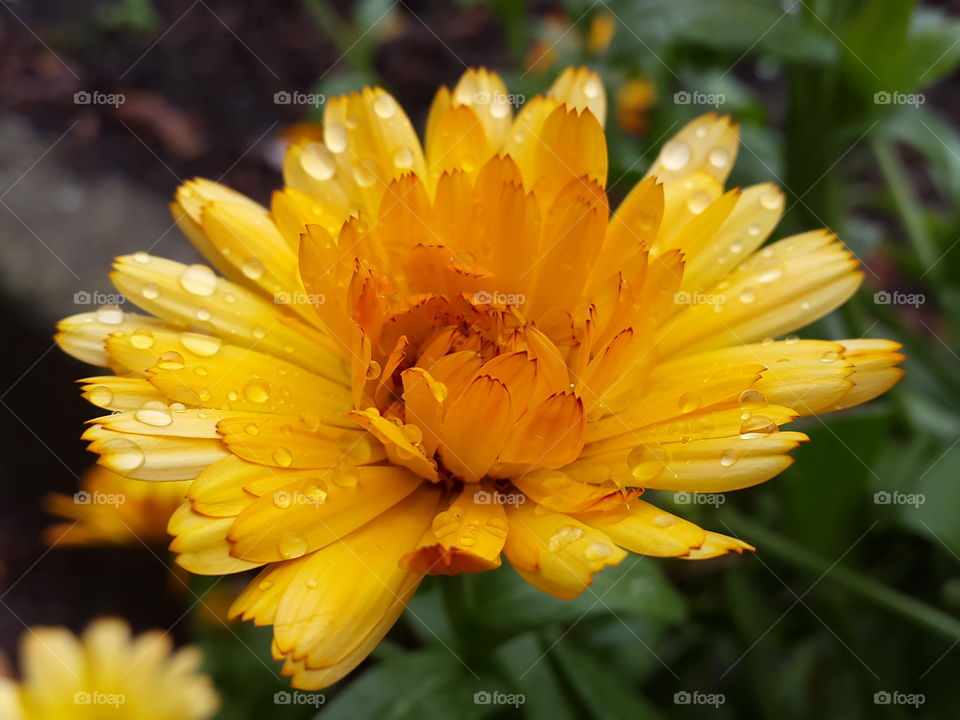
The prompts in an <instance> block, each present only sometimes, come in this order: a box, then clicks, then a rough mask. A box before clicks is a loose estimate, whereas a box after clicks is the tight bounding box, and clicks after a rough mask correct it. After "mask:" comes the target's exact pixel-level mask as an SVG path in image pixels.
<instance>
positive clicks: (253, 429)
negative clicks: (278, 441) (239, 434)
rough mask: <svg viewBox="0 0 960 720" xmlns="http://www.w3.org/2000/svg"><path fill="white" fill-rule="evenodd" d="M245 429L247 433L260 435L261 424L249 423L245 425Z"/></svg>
mask: <svg viewBox="0 0 960 720" xmlns="http://www.w3.org/2000/svg"><path fill="white" fill-rule="evenodd" d="M243 431H244V432H245V433H247V435H259V434H260V426H259V425H257V424H255V423H247V424H246V425H244V426H243Z"/></svg>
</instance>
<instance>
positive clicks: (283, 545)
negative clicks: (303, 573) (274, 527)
mask: <svg viewBox="0 0 960 720" xmlns="http://www.w3.org/2000/svg"><path fill="white" fill-rule="evenodd" d="M277 550H278V551H279V553H280V555H281V557H283V558H285V559H286V560H293V559H294V558H298V557H301V556H303V554H304V553H306V552H307V538H306V537H304V536H303V535H301V534H300V533H296V532H289V533H285V534H284V535H283V537H281V538H280V543H279V545H278V546H277Z"/></svg>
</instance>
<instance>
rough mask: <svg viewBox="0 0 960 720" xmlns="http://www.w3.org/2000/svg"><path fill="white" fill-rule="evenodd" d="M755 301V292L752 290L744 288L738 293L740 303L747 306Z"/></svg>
mask: <svg viewBox="0 0 960 720" xmlns="http://www.w3.org/2000/svg"><path fill="white" fill-rule="evenodd" d="M756 299H757V291H756V290H754V289H753V288H744V289H743V290H741V291H740V302H742V303H743V304H745V305H747V304H749V303H752V302H753V301H754V300H756Z"/></svg>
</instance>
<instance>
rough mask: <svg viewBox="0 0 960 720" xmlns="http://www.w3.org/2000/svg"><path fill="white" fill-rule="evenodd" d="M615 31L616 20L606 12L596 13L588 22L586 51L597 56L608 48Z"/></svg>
mask: <svg viewBox="0 0 960 720" xmlns="http://www.w3.org/2000/svg"><path fill="white" fill-rule="evenodd" d="M616 31H617V21H616V18H614V16H613V15H612V14H611V13H608V12H598V13H596V14H595V15H594V16H593V18H592V19H591V20H590V31H589V33H588V35H587V50H589V51H590V52H592V53H595V54H597V55H599V54H600V53H602V52H604V51H605V50H606V49H607V48H609V47H610V43H611V42H613V36H614V34H615V33H616Z"/></svg>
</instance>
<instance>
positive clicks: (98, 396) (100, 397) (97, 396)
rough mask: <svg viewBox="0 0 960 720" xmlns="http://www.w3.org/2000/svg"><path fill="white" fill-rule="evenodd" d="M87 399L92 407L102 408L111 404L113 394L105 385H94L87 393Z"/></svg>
mask: <svg viewBox="0 0 960 720" xmlns="http://www.w3.org/2000/svg"><path fill="white" fill-rule="evenodd" d="M87 398H88V399H89V400H90V402H92V403H93V404H94V405H99V406H101V407H104V406H106V405H109V404H110V403H112V402H113V392H111V390H110V388H108V387H107V386H106V385H94V386H93V387H92V388H90V390H88V391H87Z"/></svg>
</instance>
